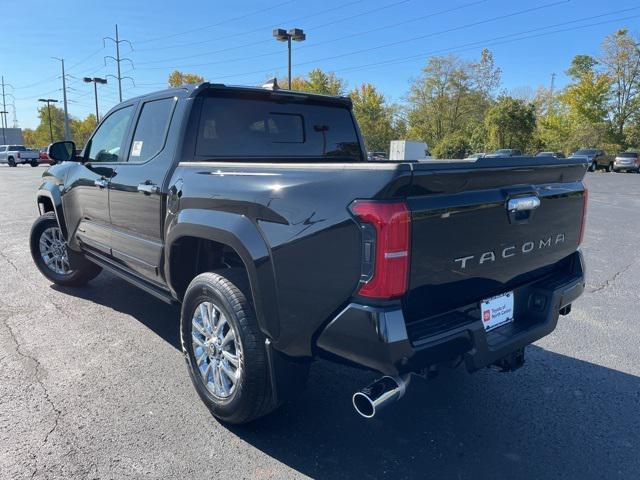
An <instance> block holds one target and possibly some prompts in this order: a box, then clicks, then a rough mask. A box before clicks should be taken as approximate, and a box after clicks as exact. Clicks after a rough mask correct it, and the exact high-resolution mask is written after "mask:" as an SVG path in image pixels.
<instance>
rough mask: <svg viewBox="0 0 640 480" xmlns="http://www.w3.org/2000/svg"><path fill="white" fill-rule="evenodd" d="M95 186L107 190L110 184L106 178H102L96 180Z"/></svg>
mask: <svg viewBox="0 0 640 480" xmlns="http://www.w3.org/2000/svg"><path fill="white" fill-rule="evenodd" d="M93 184H94V185H95V186H96V187H100V188H107V185H108V184H109V182H107V181H106V180H105V179H104V178H100V179H99V180H94V181H93Z"/></svg>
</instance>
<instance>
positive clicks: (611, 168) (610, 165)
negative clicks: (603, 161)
mask: <svg viewBox="0 0 640 480" xmlns="http://www.w3.org/2000/svg"><path fill="white" fill-rule="evenodd" d="M607 172H614V173H615V170H614V169H613V165H612V164H611V163H610V164H609V165H607Z"/></svg>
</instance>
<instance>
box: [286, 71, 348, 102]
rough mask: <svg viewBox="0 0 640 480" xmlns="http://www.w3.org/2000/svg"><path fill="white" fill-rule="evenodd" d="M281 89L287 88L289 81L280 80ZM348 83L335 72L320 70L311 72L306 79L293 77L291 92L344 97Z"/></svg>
mask: <svg viewBox="0 0 640 480" xmlns="http://www.w3.org/2000/svg"><path fill="white" fill-rule="evenodd" d="M278 85H280V88H286V86H287V80H286V79H285V80H278ZM346 86H347V83H346V82H345V81H344V79H342V78H340V77H338V76H337V75H336V74H335V73H333V72H324V71H322V70H320V69H319V68H316V69H314V70H311V71H310V72H309V73H308V74H307V76H306V77H299V76H298V77H293V78H292V79H291V90H297V91H299V92H309V93H319V94H321V95H336V96H337V95H344V94H345V93H346Z"/></svg>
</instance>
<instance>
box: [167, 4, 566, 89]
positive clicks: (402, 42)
mask: <svg viewBox="0 0 640 480" xmlns="http://www.w3.org/2000/svg"><path fill="white" fill-rule="evenodd" d="M569 1H570V0H558V1H555V2H552V3H547V4H544V5H540V6H537V7H531V8H526V9H524V10H518V11H516V12H512V13H508V14H504V15H498V16H496V17H491V18H488V19H485V20H480V21H477V22H472V23H467V24H465V25H460V26H457V27H452V28H447V29H445V30H440V31H437V32H430V33H427V34H424V35H418V36H415V37H411V38H406V39H402V40H396V41H393V42H389V43H385V44H382V45H377V46H374V47H367V48H363V49H360V50H354V51H351V52H346V53H342V54H338V55H331V56H329V57H323V58H319V59H315V60H310V61H307V62H302V63H297V64H296V65H297V66H299V65H306V64H311V63H314V62H319V61H325V60H333V59H336V58H342V57H348V56H351V55H357V54H360V53H365V52H370V51H373V50H379V49H381V48H387V47H391V46H395V45H399V44H404V43H406V42H412V41H416V40H422V39H424V38H428V37H433V36H436V35H442V34H444V33H450V32H455V31H458V30H464V29H466V28H469V27H474V26H478V25H482V24H485V23H490V22H495V21H497V20H504V19H506V18H511V17H515V16H518V15H523V14H525V13H531V12H534V11H538V10H542V9H546V8H551V7H554V6H557V5H560V4H564V3H568V2H569ZM435 14H438V12H436V13H434V14H432V15H435ZM377 30H378V28H374V29H370V30H367V31H365V32H360V33H358V34H352V35H351V36H355V35H363V34H365V33H369V32H370V31H377ZM341 39H342V37H341V38H340V40H341ZM333 41H335V40H333V39H332V40H327V41H325V42H319V43H329V42H333ZM300 48H304V47H300ZM268 55H273V53H269V54H268ZM260 56H266V55H265V54H263V55H260ZM257 57H258V56H252V57H247V58H245V59H253V58H257ZM224 62H225V61H220V60H218V61H215V62H206V63H201V64H193V65H181V66H177V67H171V68H193V67H202V66H207V65H215V64H218V63H224ZM165 68H167V67H165ZM155 69H157V68H155ZM270 71H271V69H270V70H267V71H266V72H270ZM221 78H224V77H221Z"/></svg>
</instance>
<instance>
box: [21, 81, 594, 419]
mask: <svg viewBox="0 0 640 480" xmlns="http://www.w3.org/2000/svg"><path fill="white" fill-rule="evenodd" d="M48 153H49V156H50V157H51V158H52V159H54V160H55V161H57V162H61V163H59V164H57V165H55V166H52V167H51V168H49V169H48V170H47V171H46V172H45V173H44V174H43V182H42V185H41V186H40V188H39V190H38V193H37V203H38V206H39V209H40V213H41V216H40V217H39V219H38V220H37V221H36V222H35V224H34V225H33V228H32V231H31V253H32V256H33V259H34V261H35V264H36V265H37V267H38V268H39V269H40V271H41V272H42V273H43V274H44V275H45V276H46V277H47V278H48V279H49V280H51V281H52V282H55V283H57V284H59V285H64V286H77V285H83V284H85V283H86V282H88V281H89V280H91V279H92V278H94V277H95V276H96V275H98V273H99V272H100V271H101V269H105V270H108V271H110V272H112V273H114V274H116V275H118V276H120V277H121V278H123V279H124V280H127V281H129V282H131V283H132V284H133V285H136V286H138V287H140V288H141V289H142V290H144V291H146V292H147V293H149V294H151V295H155V296H156V297H158V298H159V299H161V300H164V301H165V302H167V303H179V304H181V324H180V325H181V326H180V333H181V339H182V348H183V351H184V354H185V358H186V361H187V365H188V370H189V373H190V376H191V379H192V380H193V383H194V385H195V388H196V389H197V391H198V393H199V395H200V396H201V397H202V399H203V401H204V402H205V403H206V404H207V406H208V407H209V408H210V409H211V411H212V412H213V414H214V415H215V416H216V417H218V418H219V419H221V420H222V421H225V422H229V423H243V422H248V421H250V420H252V419H255V418H257V417H259V416H261V415H264V414H266V413H268V412H270V411H271V410H273V409H274V408H276V407H277V406H278V405H280V404H281V403H282V402H284V401H285V400H287V399H288V398H290V397H291V396H292V395H293V394H295V393H296V392H297V391H299V390H301V389H302V388H303V387H304V385H305V382H306V378H307V374H308V368H309V364H310V363H311V360H312V359H314V358H317V357H324V358H328V359H331V360H333V361H338V362H344V363H346V364H349V365H355V366H360V367H364V368H367V369H371V370H374V371H377V372H379V373H380V374H381V375H382V377H381V379H380V380H378V381H376V382H374V383H373V384H372V385H370V386H368V387H365V388H363V389H362V390H361V391H359V392H356V393H355V394H354V395H353V404H354V406H355V408H356V410H357V411H358V412H359V413H360V414H361V415H363V416H365V417H372V416H373V415H374V414H375V413H376V411H377V410H379V409H380V408H381V407H382V406H385V405H387V404H389V403H391V402H392V401H394V400H397V399H398V398H400V397H401V396H402V394H403V393H404V392H405V389H406V387H407V383H408V379H409V378H410V375H413V374H418V375H424V376H427V377H428V376H431V375H432V374H435V373H436V372H437V371H438V370H439V369H440V368H442V367H445V366H449V367H454V366H456V365H457V364H459V363H462V362H464V364H465V365H466V367H467V369H468V370H469V371H475V370H478V369H480V368H483V367H487V366H495V367H497V368H499V369H502V370H505V371H508V370H514V369H516V368H518V367H520V366H521V365H522V363H523V361H524V347H525V346H527V345H528V344H530V343H532V342H534V341H536V340H538V339H539V338H541V337H543V336H545V335H547V334H549V333H550V332H551V331H553V329H554V328H555V327H556V323H557V321H558V318H559V315H561V314H567V313H569V311H570V310H571V303H572V302H573V301H574V300H575V299H576V298H578V296H579V295H580V294H581V293H582V291H583V289H584V266H583V260H582V255H581V253H580V251H579V245H580V242H581V240H582V235H583V231H584V218H585V210H586V203H587V191H586V189H585V186H584V184H583V183H582V180H583V177H584V175H585V171H586V168H587V165H586V162H585V161H584V159H555V158H529V157H510V158H480V159H477V160H455V161H454V160H443V161H438V160H429V161H428V162H418V161H415V162H412V161H398V162H394V161H367V155H366V151H365V148H364V143H363V141H362V138H361V136H360V133H359V129H358V126H357V124H356V122H355V120H354V117H353V115H352V112H351V102H350V100H349V99H348V98H337V97H327V96H320V95H310V94H307V93H299V92H293V91H285V90H279V89H277V88H275V87H274V88H243V87H231V86H225V85H221V84H209V83H204V84H201V85H198V86H194V87H184V88H177V89H171V90H165V91H162V92H158V93H154V94H151V95H146V96H143V97H139V98H135V99H132V100H129V101H126V102H123V103H121V104H120V105H118V106H116V107H115V108H113V109H112V110H111V111H110V112H109V113H108V114H107V115H106V116H105V117H104V118H103V120H102V121H101V123H100V125H99V126H98V127H97V129H96V131H95V132H94V134H93V136H92V137H91V139H90V140H89V141H88V143H87V145H86V147H85V149H84V151H83V152H82V153H81V154H80V156H79V157H78V156H76V154H75V145H74V144H73V143H72V142H58V143H54V144H52V145H51V146H50V147H49V150H48Z"/></svg>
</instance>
